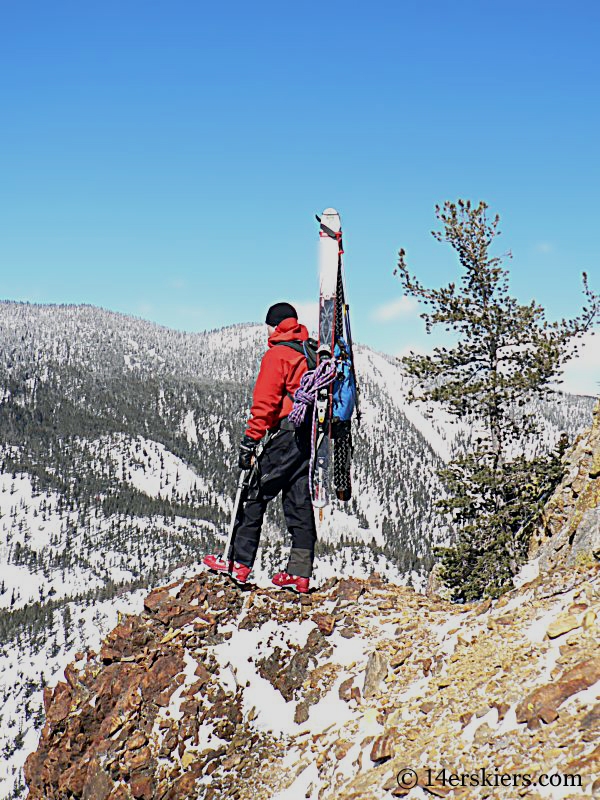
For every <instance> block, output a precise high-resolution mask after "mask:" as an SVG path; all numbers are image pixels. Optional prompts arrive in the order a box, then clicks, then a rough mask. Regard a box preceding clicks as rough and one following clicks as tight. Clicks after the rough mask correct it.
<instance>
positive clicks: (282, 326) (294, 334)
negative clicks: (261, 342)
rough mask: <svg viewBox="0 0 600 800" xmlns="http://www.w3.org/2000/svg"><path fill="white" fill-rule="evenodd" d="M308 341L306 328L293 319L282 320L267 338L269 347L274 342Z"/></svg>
mask: <svg viewBox="0 0 600 800" xmlns="http://www.w3.org/2000/svg"><path fill="white" fill-rule="evenodd" d="M306 339H308V328H307V327H306V326H305V325H302V324H301V323H300V322H298V320H297V319H294V317H288V318H287V319H284V320H282V321H281V322H280V323H279V325H278V326H277V327H276V328H275V330H274V332H273V333H272V334H271V336H269V347H272V346H273V345H274V344H275V342H304V341H306Z"/></svg>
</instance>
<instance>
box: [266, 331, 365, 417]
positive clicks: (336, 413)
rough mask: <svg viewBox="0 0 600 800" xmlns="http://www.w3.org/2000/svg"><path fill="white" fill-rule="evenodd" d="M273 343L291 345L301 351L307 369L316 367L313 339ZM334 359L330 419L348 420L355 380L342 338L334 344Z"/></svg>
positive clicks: (354, 391) (350, 412)
mask: <svg viewBox="0 0 600 800" xmlns="http://www.w3.org/2000/svg"><path fill="white" fill-rule="evenodd" d="M273 344H274V345H280V346H281V345H282V346H284V347H291V348H292V350H296V352H298V353H303V354H304V357H305V358H306V366H307V368H308V370H309V371H311V370H314V369H316V367H317V348H318V346H319V344H318V342H316V341H315V340H314V339H306V340H305V341H304V342H298V341H294V342H273ZM335 360H336V362H337V364H338V372H337V375H336V378H335V380H334V382H333V389H332V394H331V402H332V408H331V419H332V422H348V421H349V420H350V419H351V417H352V414H353V412H354V407H355V405H356V381H355V378H354V370H353V367H352V357H351V355H350V348H349V347H348V345H347V344H346V342H345V341H344V340H343V339H338V340H337V342H336V344H335ZM287 396H288V397H289V398H290V400H293V399H294V397H293V395H292V394H291V393H290V392H287Z"/></svg>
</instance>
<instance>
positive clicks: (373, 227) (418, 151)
mask: <svg viewBox="0 0 600 800" xmlns="http://www.w3.org/2000/svg"><path fill="white" fill-rule="evenodd" d="M599 34H600V4H598V3H597V2H592V0H588V1H587V2H581V1H580V2H578V1H577V0H574V1H572V2H570V3H566V2H552V0H545V1H543V2H542V0H539V1H538V0H504V2H501V3H500V2H482V1H481V0H477V2H471V1H468V2H460V1H459V2H454V3H450V2H439V1H438V0H436V1H435V2H423V1H421V2H416V1H415V2H406V1H404V2H403V1H402V0H396V2H381V0H371V2H368V3H367V2H360V3H355V2H350V0H346V2H343V3H342V2H328V3H324V4H322V5H321V6H319V5H318V4H315V3H299V2H296V3H282V2H281V0H279V2H261V0H257V1H256V2H253V3H249V2H221V3H216V2H200V1H199V0H195V2H192V1H191V0H190V1H182V0H169V2H163V0H153V2H148V1H147V0H146V1H145V2H140V1H139V0H119V2H114V0H103V2H93V0H90V2H85V3H82V2H80V0H79V1H78V2H64V0H54V2H51V3H49V2H46V1H45V0H44V2H39V1H36V0H32V1H31V2H23V3H9V2H7V1H5V2H0V75H1V76H2V77H1V78H0V278H1V284H0V298H3V299H13V300H29V301H35V302H58V303H91V304H95V305H100V306H103V307H106V308H110V309H114V310H117V311H123V312H127V313H132V314H136V315H138V316H142V317H145V318H147V319H151V320H154V321H156V322H159V323H162V324H165V325H169V326H172V327H176V328H181V329H185V330H204V329H206V328H214V327H218V326H221V325H226V324H229V323H234V322H243V321H262V320H263V319H264V314H265V311H266V308H267V307H268V306H269V305H270V304H271V303H272V302H275V301H279V300H283V299H287V300H290V301H292V302H296V303H298V304H299V305H300V306H301V308H302V309H305V308H308V307H309V304H311V303H314V301H315V300H316V296H317V292H318V283H317V257H316V252H317V239H318V237H317V228H316V223H315V221H314V214H315V212H320V211H321V210H323V208H325V207H326V206H335V207H337V208H338V209H339V210H340V211H341V214H342V219H343V223H344V230H345V245H346V271H347V282H348V290H349V299H350V303H351V308H352V316H353V328H354V333H355V336H356V338H357V339H358V340H359V341H362V342H364V343H366V344H370V345H372V346H373V347H376V348H378V349H380V350H384V351H386V352H390V353H400V352H403V351H404V350H406V349H407V348H410V347H418V348H425V347H427V346H429V343H428V340H427V337H426V335H425V333H424V330H423V325H422V322H421V321H420V320H419V317H418V311H417V310H415V309H414V308H413V307H412V306H411V304H409V303H406V302H402V301H401V300H400V298H401V289H400V284H399V281H398V279H397V278H395V277H394V276H393V270H394V267H395V264H396V258H397V251H398V249H399V248H400V247H405V249H406V250H407V255H408V260H409V264H410V266H411V268H412V270H413V271H414V272H416V273H417V275H418V276H419V278H420V279H421V280H422V282H424V283H425V284H427V285H441V284H445V283H448V282H449V281H450V280H453V279H455V278H457V276H458V268H457V262H456V259H455V257H454V256H453V254H452V251H451V250H450V249H449V247H448V245H442V244H438V243H437V242H435V241H434V240H433V239H432V237H431V236H430V233H429V231H430V230H431V229H432V228H433V227H435V222H436V221H435V217H434V206H435V204H436V203H441V202H443V201H444V200H446V199H456V198H458V197H462V198H470V199H472V200H473V201H474V202H476V201H478V200H480V199H484V200H486V201H487V202H488V204H489V205H490V206H491V208H492V210H493V211H497V212H498V213H500V215H501V217H502V229H503V235H502V237H501V239H500V242H501V245H502V248H504V249H507V250H508V249H510V250H511V251H512V253H513V259H512V261H510V262H509V264H508V266H509V268H510V270H511V274H512V282H511V286H512V289H513V291H514V293H515V294H516V296H517V297H518V298H519V299H520V300H522V301H523V302H528V301H529V300H531V299H532V298H535V299H536V300H537V301H538V302H540V303H541V304H542V305H544V306H545V307H546V308H547V310H548V313H549V316H550V317H551V318H556V317H562V316H571V315H575V314H576V313H577V312H578V308H579V304H580V301H581V292H580V283H581V282H580V273H581V272H582V271H583V270H586V271H587V272H588V274H589V276H590V279H591V282H592V284H593V286H594V288H596V289H600V269H599V262H600V238H599V236H598V227H599V226H598V200H597V198H598V192H599V187H600V155H599V143H600V130H599V128H600V125H599V121H600V74H599V73H600V69H599V66H600V48H599V47H598V40H599ZM598 341H599V342H600V339H599V340H598ZM594 344H595V347H588V348H587V350H586V355H585V358H586V361H585V363H582V364H581V366H580V369H579V378H577V377H576V376H575V377H572V378H571V379H570V380H571V383H570V387H571V388H574V389H580V390H587V391H589V392H592V393H595V392H597V391H598V381H600V345H598V344H596V342H594ZM582 371H584V372H585V375H584V376H583V377H582ZM573 374H575V371H574V373H573ZM583 378H585V380H586V381H587V383H585V385H584V384H583V383H581V380H583ZM577 381H579V383H577Z"/></svg>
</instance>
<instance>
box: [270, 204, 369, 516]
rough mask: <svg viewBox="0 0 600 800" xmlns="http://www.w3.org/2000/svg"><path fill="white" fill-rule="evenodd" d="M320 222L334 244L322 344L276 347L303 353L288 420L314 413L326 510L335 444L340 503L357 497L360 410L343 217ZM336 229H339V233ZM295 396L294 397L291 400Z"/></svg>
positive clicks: (315, 483) (326, 251)
mask: <svg viewBox="0 0 600 800" xmlns="http://www.w3.org/2000/svg"><path fill="white" fill-rule="evenodd" d="M323 218H326V219H327V222H330V220H331V222H330V224H326V223H325V222H323V220H322V218H319V217H317V220H319V223H320V226H321V227H320V236H321V237H322V238H323V237H326V238H327V239H328V240H333V244H334V247H333V248H332V247H329V246H328V245H326V246H325V247H324V248H323V247H322V253H321V292H320V300H319V341H318V342H315V340H314V339H308V340H307V341H305V342H299V341H294V342H277V344H278V345H283V346H287V347H291V348H292V349H294V350H296V351H297V352H299V353H304V356H305V358H306V361H307V367H308V370H307V372H306V374H305V375H303V376H302V380H301V382H300V387H299V388H298V389H297V391H296V393H295V395H294V397H293V398H292V399H293V400H294V407H293V409H292V411H291V412H290V414H289V419H290V421H291V422H293V423H294V425H296V426H299V425H301V424H302V423H303V422H304V420H305V418H306V410H307V408H310V407H312V408H313V414H312V429H311V463H310V490H311V497H312V501H313V505H314V506H315V507H317V508H319V509H320V516H321V518H322V513H323V512H322V509H323V507H324V506H325V505H326V504H327V502H328V494H329V488H328V484H329V460H330V444H329V443H330V441H332V442H333V455H334V464H333V466H334V469H333V472H334V488H335V493H336V496H337V497H338V499H340V500H344V501H347V500H349V499H350V497H351V495H352V489H351V479H350V461H351V457H352V430H351V419H352V416H353V414H354V412H355V411H356V418H357V420H358V421H360V412H359V408H358V391H357V382H356V372H355V369H354V354H353V350H352V333H351V329H350V314H349V306H348V305H347V304H346V302H345V297H344V281H343V266H342V258H341V257H342V254H343V252H344V251H343V247H342V233H341V226H340V221H339V215H338V213H337V212H336V211H334V210H333V209H327V210H326V211H325V212H324V213H323ZM336 229H337V230H336ZM290 396H291V395H290Z"/></svg>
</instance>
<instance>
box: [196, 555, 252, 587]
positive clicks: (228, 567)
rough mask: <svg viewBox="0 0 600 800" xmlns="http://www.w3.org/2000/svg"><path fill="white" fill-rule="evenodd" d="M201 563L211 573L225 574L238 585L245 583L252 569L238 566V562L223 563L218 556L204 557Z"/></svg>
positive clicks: (242, 565)
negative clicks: (210, 570)
mask: <svg viewBox="0 0 600 800" xmlns="http://www.w3.org/2000/svg"><path fill="white" fill-rule="evenodd" d="M202 563H203V564H206V566H207V567H208V568H209V569H212V571H213V572H226V573H227V574H228V575H231V577H232V578H233V579H234V581H237V582H238V583H246V581H247V580H248V576H249V575H250V573H251V572H252V567H247V566H246V565H245V564H240V563H239V561H225V560H224V559H223V558H221V557H220V556H216V555H208V556H204V558H203V559H202Z"/></svg>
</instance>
